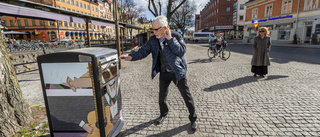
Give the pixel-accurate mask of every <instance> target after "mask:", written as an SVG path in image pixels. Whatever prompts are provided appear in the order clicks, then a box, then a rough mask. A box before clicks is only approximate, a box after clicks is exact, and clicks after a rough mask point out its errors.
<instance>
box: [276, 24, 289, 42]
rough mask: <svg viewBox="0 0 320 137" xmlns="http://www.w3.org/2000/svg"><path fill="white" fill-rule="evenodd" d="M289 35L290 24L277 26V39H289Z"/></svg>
mask: <svg viewBox="0 0 320 137" xmlns="http://www.w3.org/2000/svg"><path fill="white" fill-rule="evenodd" d="M290 35H291V25H280V26H279V40H289V39H290Z"/></svg>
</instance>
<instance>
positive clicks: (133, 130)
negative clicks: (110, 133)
mask: <svg viewBox="0 0 320 137" xmlns="http://www.w3.org/2000/svg"><path fill="white" fill-rule="evenodd" d="M153 123H154V120H150V121H148V122H145V123H142V124H140V125H137V126H134V127H132V128H130V129H127V130H125V131H122V132H121V133H120V134H119V135H118V136H119V137H124V136H129V135H131V134H134V133H136V132H138V131H140V130H143V129H145V128H146V127H149V126H150V125H152V124H153Z"/></svg>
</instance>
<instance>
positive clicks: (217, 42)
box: [214, 33, 224, 50]
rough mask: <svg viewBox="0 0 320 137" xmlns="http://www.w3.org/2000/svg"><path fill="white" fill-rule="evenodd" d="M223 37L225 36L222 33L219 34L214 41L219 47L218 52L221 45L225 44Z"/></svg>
mask: <svg viewBox="0 0 320 137" xmlns="http://www.w3.org/2000/svg"><path fill="white" fill-rule="evenodd" d="M222 36H223V34H222V33H218V35H217V39H215V40H214V42H216V45H217V50H220V48H221V45H223V44H224V38H223V37H222Z"/></svg>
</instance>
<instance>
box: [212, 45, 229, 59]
mask: <svg viewBox="0 0 320 137" xmlns="http://www.w3.org/2000/svg"><path fill="white" fill-rule="evenodd" d="M209 45H210V47H209V49H208V52H207V54H208V57H209V58H210V59H212V58H215V57H216V56H219V57H220V58H221V59H222V60H227V59H229V58H230V54H231V52H230V50H229V49H228V43H227V41H224V42H223V43H222V44H221V47H220V48H218V46H217V45H216V43H215V42H213V41H210V42H209Z"/></svg>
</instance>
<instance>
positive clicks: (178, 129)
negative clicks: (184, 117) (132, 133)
mask: <svg viewBox="0 0 320 137" xmlns="http://www.w3.org/2000/svg"><path fill="white" fill-rule="evenodd" d="M190 127H191V124H190V123H189V124H185V125H183V126H180V127H176V128H173V129H171V130H168V131H164V132H162V133H158V134H154V135H150V136H147V137H172V136H175V135H177V134H179V133H181V132H183V131H185V130H187V131H188V134H193V133H194V131H192V130H191V128H190Z"/></svg>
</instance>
